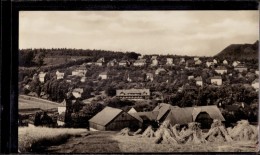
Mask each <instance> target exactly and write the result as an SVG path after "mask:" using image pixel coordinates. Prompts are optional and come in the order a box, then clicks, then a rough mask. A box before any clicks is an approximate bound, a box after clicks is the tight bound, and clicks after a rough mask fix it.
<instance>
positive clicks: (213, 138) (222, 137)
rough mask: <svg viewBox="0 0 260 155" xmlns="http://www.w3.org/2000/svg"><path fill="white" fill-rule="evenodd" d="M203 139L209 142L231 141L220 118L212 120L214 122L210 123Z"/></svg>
mask: <svg viewBox="0 0 260 155" xmlns="http://www.w3.org/2000/svg"><path fill="white" fill-rule="evenodd" d="M205 139H206V140H207V141H209V142H225V141H227V142H231V141H232V139H231V137H230V136H229V134H228V131H227V129H226V128H225V126H224V125H223V124H222V122H221V121H220V120H214V122H213V123H212V124H211V128H210V130H209V132H208V133H207V134H206V135H205Z"/></svg>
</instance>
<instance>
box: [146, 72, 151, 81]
mask: <svg viewBox="0 0 260 155" xmlns="http://www.w3.org/2000/svg"><path fill="white" fill-rule="evenodd" d="M146 79H147V80H150V81H153V74H152V73H146Z"/></svg>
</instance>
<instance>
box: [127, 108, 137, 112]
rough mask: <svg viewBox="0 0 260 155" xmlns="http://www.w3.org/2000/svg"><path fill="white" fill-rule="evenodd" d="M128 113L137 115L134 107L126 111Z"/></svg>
mask: <svg viewBox="0 0 260 155" xmlns="http://www.w3.org/2000/svg"><path fill="white" fill-rule="evenodd" d="M128 113H137V111H136V110H135V108H134V107H132V108H131V109H130V110H128Z"/></svg>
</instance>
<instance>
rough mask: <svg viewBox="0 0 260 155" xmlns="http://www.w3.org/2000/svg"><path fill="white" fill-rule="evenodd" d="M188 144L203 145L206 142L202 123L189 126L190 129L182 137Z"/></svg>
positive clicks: (193, 123)
mask: <svg viewBox="0 0 260 155" xmlns="http://www.w3.org/2000/svg"><path fill="white" fill-rule="evenodd" d="M181 139H183V140H184V141H185V142H186V143H195V144H201V143H205V142H206V140H205V139H204V138H203V137H202V130H201V129H200V123H196V122H191V123H189V124H188V129H187V130H186V131H185V132H184V133H183V135H182V136H181Z"/></svg>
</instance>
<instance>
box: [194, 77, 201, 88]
mask: <svg viewBox="0 0 260 155" xmlns="http://www.w3.org/2000/svg"><path fill="white" fill-rule="evenodd" d="M195 81H196V85H197V86H203V81H202V77H201V76H198V77H196V78H195Z"/></svg>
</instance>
